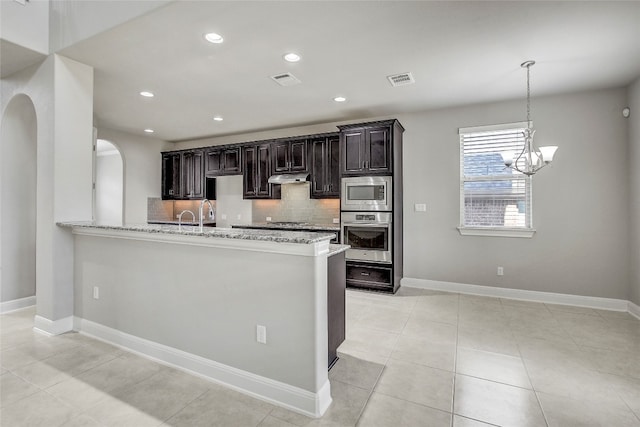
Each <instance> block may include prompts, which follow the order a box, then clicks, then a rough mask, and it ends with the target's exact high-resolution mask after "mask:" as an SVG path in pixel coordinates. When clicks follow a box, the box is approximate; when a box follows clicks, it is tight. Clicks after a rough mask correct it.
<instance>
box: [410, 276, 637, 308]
mask: <svg viewBox="0 0 640 427" xmlns="http://www.w3.org/2000/svg"><path fill="white" fill-rule="evenodd" d="M400 283H401V284H402V286H407V287H411V288H421V289H431V290H436V291H445V292H458V293H461V294H471V295H481V296H488V297H497V298H509V299H516V300H522V301H534V302H544V303H549V304H564V305H574V306H577V307H588V308H598V309H602V310H615V311H629V312H631V310H630V307H631V306H630V304H631V302H629V301H627V300H622V299H614V298H599V297H588V296H581V295H569V294H557V293H553V292H540V291H526V290H522V289H510V288H496V287H493V286H481V285H469V284H465V283H454V282H441V281H438V280H424V279H412V278H408V277H405V278H403V279H402V281H401V282H400ZM634 305H635V304H634ZM636 307H638V306H636Z"/></svg>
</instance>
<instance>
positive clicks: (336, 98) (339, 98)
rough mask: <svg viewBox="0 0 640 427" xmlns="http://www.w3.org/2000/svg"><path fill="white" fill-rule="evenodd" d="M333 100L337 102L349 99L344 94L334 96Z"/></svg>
mask: <svg viewBox="0 0 640 427" xmlns="http://www.w3.org/2000/svg"><path fill="white" fill-rule="evenodd" d="M333 100H334V101H336V102H344V101H346V100H347V98H345V97H344V96H336V97H335V98H333Z"/></svg>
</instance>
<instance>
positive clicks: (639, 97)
mask: <svg viewBox="0 0 640 427" xmlns="http://www.w3.org/2000/svg"><path fill="white" fill-rule="evenodd" d="M628 95H629V96H628V105H629V108H631V116H630V117H629V118H628V119H627V120H628V122H629V161H628V163H627V167H628V168H629V175H630V186H629V187H630V195H631V209H630V228H631V232H630V233H629V235H630V240H631V251H630V252H631V281H630V288H629V290H630V295H629V298H630V300H631V301H632V302H634V303H635V304H637V305H640V223H639V221H640V169H639V168H638V165H640V78H638V80H636V81H635V83H633V84H632V85H631V86H630V87H629V93H628Z"/></svg>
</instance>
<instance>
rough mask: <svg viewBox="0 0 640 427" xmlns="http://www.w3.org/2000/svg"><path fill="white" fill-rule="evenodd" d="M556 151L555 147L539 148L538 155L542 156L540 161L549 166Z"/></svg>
mask: <svg viewBox="0 0 640 427" xmlns="http://www.w3.org/2000/svg"><path fill="white" fill-rule="evenodd" d="M557 149H558V147H557V146H555V145H547V146H545V147H540V154H541V156H542V161H544V163H545V164H549V163H551V162H552V161H553V155H554V154H555V153H556V150H557Z"/></svg>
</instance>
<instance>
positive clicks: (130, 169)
mask: <svg viewBox="0 0 640 427" xmlns="http://www.w3.org/2000/svg"><path fill="white" fill-rule="evenodd" d="M98 138H100V139H106V140H108V141H111V142H113V143H114V144H115V145H117V146H118V148H119V149H120V153H121V154H122V158H123V162H124V223H125V224H145V223H146V222H147V198H148V197H160V190H161V189H160V179H161V177H162V158H161V155H160V152H161V151H163V150H165V149H169V148H167V146H168V145H169V144H168V143H167V142H166V141H163V140H160V139H155V138H153V137H149V136H145V135H134V134H131V133H127V132H122V131H119V130H115V129H109V128H103V127H100V126H98Z"/></svg>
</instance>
